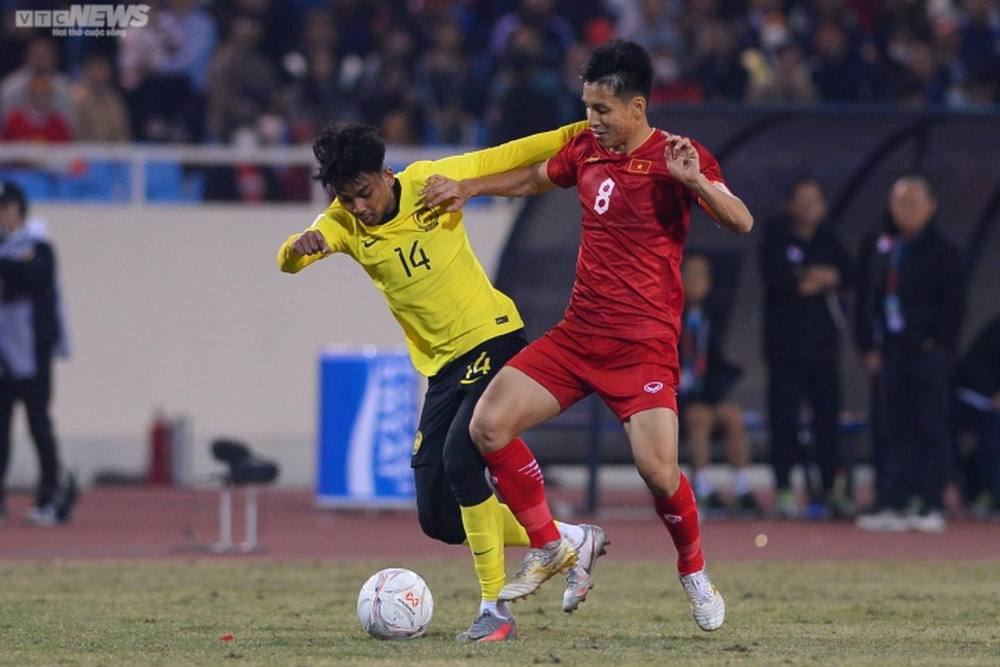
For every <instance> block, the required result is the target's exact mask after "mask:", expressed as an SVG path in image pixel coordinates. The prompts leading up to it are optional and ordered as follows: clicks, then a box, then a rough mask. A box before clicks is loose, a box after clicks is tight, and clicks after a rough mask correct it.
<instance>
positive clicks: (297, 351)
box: [8, 200, 518, 487]
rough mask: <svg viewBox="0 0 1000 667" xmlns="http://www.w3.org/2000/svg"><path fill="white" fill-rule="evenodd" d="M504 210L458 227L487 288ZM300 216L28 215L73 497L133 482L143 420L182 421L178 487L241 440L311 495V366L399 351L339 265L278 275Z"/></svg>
mask: <svg viewBox="0 0 1000 667" xmlns="http://www.w3.org/2000/svg"><path fill="white" fill-rule="evenodd" d="M517 205H518V203H517V202H508V201H506V200H501V201H497V202H495V203H493V204H491V205H488V206H479V207H473V208H471V209H470V210H469V211H468V212H467V214H466V226H467V229H468V231H469V236H470V238H471V239H472V244H473V247H474V248H475V249H476V251H477V253H478V255H479V257H480V260H481V261H482V262H483V265H484V266H485V268H486V270H487V272H488V273H490V275H493V274H494V272H495V268H496V265H497V262H498V261H499V256H500V253H501V251H502V249H503V244H504V243H505V241H506V238H507V235H508V233H509V230H510V226H511V224H512V221H513V218H514V216H515V213H516V210H517V209H516V206H517ZM317 212H318V211H317V209H316V208H315V207H273V206H256V207H251V206H221V205H215V206H209V205H203V206H198V207H188V206H157V207H134V208H130V207H122V206H119V207H104V206H89V205H84V204H78V205H72V206H55V205H47V206H42V205H38V206H35V207H34V209H33V211H32V213H33V214H35V215H38V216H40V217H42V218H44V219H45V220H46V221H47V223H48V227H49V230H50V232H51V234H52V236H53V239H54V241H55V244H56V250H57V253H58V259H59V266H60V274H61V282H62V290H63V300H64V304H65V311H66V315H67V319H68V325H69V331H70V338H71V344H72V347H73V355H72V357H71V358H70V359H69V360H64V361H58V362H57V364H56V369H55V400H54V408H53V414H54V416H55V420H56V432H57V435H58V437H59V439H60V442H61V446H62V454H63V459H64V461H65V463H66V466H67V467H68V468H69V469H72V470H75V471H77V472H78V473H79V476H80V479H81V480H82V481H83V482H84V483H85V484H89V483H91V481H92V480H93V478H94V476H95V475H96V474H97V473H98V472H101V471H108V470H112V471H118V472H122V473H128V474H140V473H142V472H144V471H145V469H146V466H147V457H148V454H149V451H148V450H149V445H148V439H149V434H148V431H149V427H150V424H151V421H152V418H153V414H154V411H156V410H157V409H162V410H163V411H164V412H165V413H166V414H167V415H168V416H169V417H178V416H183V417H186V418H187V419H188V420H189V422H188V423H189V428H190V443H191V466H190V472H191V476H192V480H193V481H199V480H206V479H207V478H208V477H209V476H210V475H211V474H212V473H217V472H221V471H222V467H221V466H220V465H219V464H218V463H217V462H215V461H214V460H212V458H211V456H210V453H209V451H208V449H209V443H210V442H211V441H212V440H213V439H214V438H217V437H220V436H231V437H236V438H241V439H245V440H246V442H247V443H248V444H249V445H250V446H251V447H252V448H253V449H254V450H255V451H256V452H258V453H260V454H262V455H264V456H266V457H269V458H273V459H276V460H277V461H278V463H279V464H280V465H281V475H280V477H279V483H280V484H282V485H284V486H294V487H312V486H313V484H314V470H315V454H316V445H315V441H316V421H317V416H316V415H317V413H316V401H317V389H318V377H317V369H318V357H319V353H320V351H321V350H322V349H323V348H324V347H326V346H328V345H331V344H347V345H358V346H360V345H364V344H374V345H377V346H389V347H394V346H401V345H402V344H403V338H402V332H401V331H400V329H399V327H398V325H397V324H396V322H395V320H393V318H392V317H391V316H390V315H389V312H388V309H387V308H386V306H385V303H384V301H383V300H382V297H381V295H380V294H379V293H378V291H377V290H376V289H375V288H374V287H373V286H372V285H371V283H370V281H369V279H368V277H367V276H366V274H365V273H364V271H362V270H361V268H360V267H358V266H357V265H356V264H354V262H353V261H352V260H350V259H349V258H348V257H346V256H340V255H338V256H334V257H331V258H329V259H326V260H324V261H322V262H320V263H319V264H317V265H314V266H312V267H310V268H309V269H307V270H306V271H305V272H303V273H300V274H298V275H287V274H283V273H280V272H279V271H278V269H277V267H276V264H275V258H276V255H277V249H278V246H279V245H280V244H281V243H282V242H283V241H284V240H285V239H286V238H287V237H288V236H289V235H290V234H292V233H295V232H297V231H301V230H302V229H304V228H305V227H307V226H308V225H309V224H310V223H311V222H312V220H313V218H314V217H315V215H316V213H317ZM15 421H16V428H15V431H14V433H15V442H14V445H13V452H12V466H11V471H10V474H9V476H8V483H10V484H11V485H12V486H15V487H17V486H21V487H27V486H33V485H34V483H35V479H36V474H37V473H36V470H37V467H36V459H35V454H34V451H33V448H32V446H31V442H30V439H29V438H28V435H27V430H26V428H25V426H24V423H23V422H24V417H23V413H22V412H21V411H19V412H18V413H17V414H16V415H15Z"/></svg>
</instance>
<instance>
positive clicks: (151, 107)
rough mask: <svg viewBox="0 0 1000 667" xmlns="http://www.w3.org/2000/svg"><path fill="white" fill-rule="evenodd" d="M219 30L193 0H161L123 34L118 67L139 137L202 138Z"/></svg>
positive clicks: (181, 139) (184, 140) (157, 138)
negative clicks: (141, 21) (144, 20)
mask: <svg viewBox="0 0 1000 667" xmlns="http://www.w3.org/2000/svg"><path fill="white" fill-rule="evenodd" d="M217 40H218V35H217V31H216V27H215V22H214V21H213V20H212V17H211V16H210V15H209V14H208V13H207V12H205V11H204V10H203V9H201V8H200V7H199V6H198V4H197V0H165V2H164V5H163V6H162V7H160V6H153V8H152V10H151V11H150V12H149V22H148V23H147V24H146V25H145V26H143V27H141V28H130V29H129V30H127V31H126V33H125V36H124V37H122V38H121V43H120V45H119V51H118V67H119V70H120V76H121V83H122V87H123V88H124V89H125V94H126V99H127V101H128V105H129V110H130V111H131V114H132V130H133V132H134V134H135V136H136V138H137V139H139V140H140V141H165V142H178V143H180V142H194V141H201V140H202V139H203V137H204V125H205V119H204V115H205V99H204V95H205V84H206V81H207V79H208V70H209V63H210V62H211V59H212V54H213V52H214V51H215V46H216V42H217Z"/></svg>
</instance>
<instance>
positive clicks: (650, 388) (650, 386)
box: [643, 382, 663, 394]
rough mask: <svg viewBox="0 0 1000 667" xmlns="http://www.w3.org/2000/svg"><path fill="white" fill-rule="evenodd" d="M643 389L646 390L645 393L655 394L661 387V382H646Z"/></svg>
mask: <svg viewBox="0 0 1000 667" xmlns="http://www.w3.org/2000/svg"><path fill="white" fill-rule="evenodd" d="M643 389H644V390H645V391H646V393H647V394H655V393H656V392H658V391H660V390H661V389H663V383H662V382H647V383H646V385H645V386H644V387H643Z"/></svg>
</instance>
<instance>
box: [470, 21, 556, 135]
mask: <svg viewBox="0 0 1000 667" xmlns="http://www.w3.org/2000/svg"><path fill="white" fill-rule="evenodd" d="M543 51H544V48H543V44H542V33H541V31H540V30H539V29H538V28H537V27H533V26H529V25H521V26H518V27H517V28H516V29H515V30H514V31H513V32H511V33H510V36H509V40H508V45H507V50H506V51H505V52H504V56H503V58H502V60H501V62H500V69H499V71H498V73H497V75H496V76H495V77H494V78H493V81H492V89H491V90H490V91H489V104H488V107H487V109H486V115H485V122H486V128H487V132H488V134H489V143H491V144H501V143H504V142H506V141H510V140H512V139H515V138H517V137H524V136H527V135H529V134H535V133H537V132H542V131H545V129H546V128H553V127H558V126H559V125H561V124H563V123H565V122H568V121H569V120H570V119H569V118H568V116H569V114H570V113H571V111H570V106H569V100H568V97H567V96H566V95H564V94H563V88H562V80H561V77H560V76H559V72H558V70H556V69H554V68H552V67H550V66H548V65H546V60H545V58H544V56H543Z"/></svg>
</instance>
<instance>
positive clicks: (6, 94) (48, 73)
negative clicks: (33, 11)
mask: <svg viewBox="0 0 1000 667" xmlns="http://www.w3.org/2000/svg"><path fill="white" fill-rule="evenodd" d="M18 30H23V28H18ZM36 76H41V77H42V78H44V79H45V80H46V81H48V84H49V86H50V88H51V90H50V92H49V106H50V107H51V109H52V112H53V113H55V114H56V115H58V116H60V117H61V118H62V119H63V120H64V121H65V122H66V124H67V125H68V127H69V129H70V130H71V131H72V129H73V126H74V120H75V119H74V116H73V113H74V109H73V94H72V92H71V88H72V81H71V80H70V78H69V76H67V75H66V74H65V73H63V72H61V71H59V51H58V49H57V48H56V43H55V41H54V40H53V38H51V37H47V36H44V35H38V36H35V37H32V38H31V40H30V41H29V42H28V44H27V46H26V47H25V52H24V60H23V61H22V62H21V66H20V67H19V68H17V69H16V70H14V71H13V72H11V73H10V74H8V75H7V76H5V77H4V78H3V81H0V119H3V118H5V117H6V116H7V114H8V113H9V112H10V111H11V110H12V109H14V108H15V107H20V108H22V109H23V108H24V107H25V106H26V105H27V104H29V99H28V98H29V97H30V96H31V95H32V86H33V85H34V84H33V82H34V81H35V79H36Z"/></svg>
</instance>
